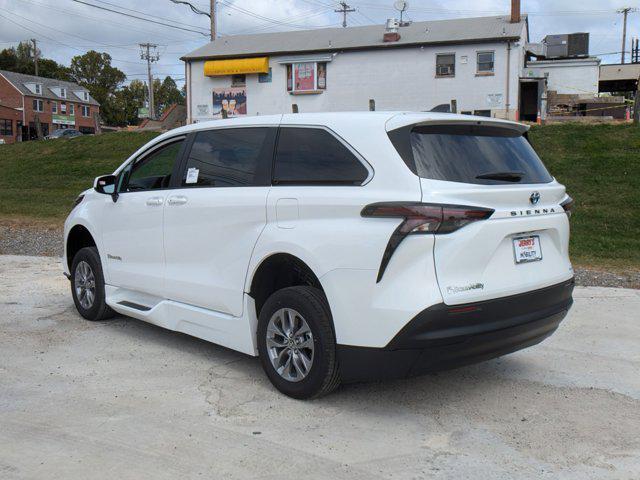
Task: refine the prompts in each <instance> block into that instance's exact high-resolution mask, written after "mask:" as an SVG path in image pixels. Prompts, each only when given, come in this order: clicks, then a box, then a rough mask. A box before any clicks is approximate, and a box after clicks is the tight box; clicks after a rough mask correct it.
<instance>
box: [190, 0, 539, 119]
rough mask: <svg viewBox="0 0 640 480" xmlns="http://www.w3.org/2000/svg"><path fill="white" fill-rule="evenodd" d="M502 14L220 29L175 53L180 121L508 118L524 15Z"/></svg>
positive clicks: (513, 106)
mask: <svg viewBox="0 0 640 480" xmlns="http://www.w3.org/2000/svg"><path fill="white" fill-rule="evenodd" d="M512 3H513V5H514V9H513V10H512V13H511V15H506V16H501V17H483V18H467V19H456V20H440V21H432V22H414V23H412V24H410V25H408V26H402V27H400V28H398V29H397V30H395V29H393V28H391V29H389V28H386V27H384V26H379V25H374V26H365V27H350V28H330V29H320V30H309V31H296V32H280V33H265V34H257V35H234V36H227V37H222V38H219V39H217V40H215V41H214V42H211V43H209V44H207V45H205V46H203V47H202V48H199V49H198V50H195V51H194V52H191V53H189V54H188V55H185V56H184V57H183V60H184V61H185V63H186V83H187V107H188V108H187V116H188V122H189V123H190V122H197V121H202V120H208V119H212V118H219V117H220V116H221V115H222V113H221V111H222V110H223V109H224V110H226V111H227V112H228V114H229V115H238V114H248V115H263V114H274V113H285V112H287V113H288V112H291V111H292V110H295V109H296V108H297V109H298V111H300V112H318V111H347V110H367V109H369V108H375V109H376V110H431V109H432V108H434V107H436V106H438V105H441V104H447V105H451V104H452V102H453V101H454V104H455V105H456V108H457V111H458V112H464V113H467V112H469V113H476V114H480V115H488V116H494V117H500V118H510V119H515V118H518V113H517V111H518V109H519V98H520V75H521V73H522V71H523V68H524V62H525V44H526V43H527V42H528V40H529V38H528V23H527V18H526V17H525V16H522V17H521V16H520V11H519V1H517V0H514V1H513V2H512Z"/></svg>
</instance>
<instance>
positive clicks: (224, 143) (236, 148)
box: [182, 127, 275, 187]
mask: <svg viewBox="0 0 640 480" xmlns="http://www.w3.org/2000/svg"><path fill="white" fill-rule="evenodd" d="M274 135H275V129H274V128H265V127H259V128H250V127H248V128H225V129H219V130H207V131H203V132H198V133H197V134H196V137H195V140H194V142H193V146H192V147H191V152H190V153H189V157H188V159H187V165H186V168H185V171H184V173H183V176H182V186H183V187H249V186H256V185H267V184H268V177H267V172H268V170H269V168H270V166H271V161H272V158H273V136H274Z"/></svg>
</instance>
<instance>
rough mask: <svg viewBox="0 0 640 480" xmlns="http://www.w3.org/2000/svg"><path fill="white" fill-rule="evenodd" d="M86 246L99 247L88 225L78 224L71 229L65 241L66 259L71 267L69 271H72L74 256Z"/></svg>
mask: <svg viewBox="0 0 640 480" xmlns="http://www.w3.org/2000/svg"><path fill="white" fill-rule="evenodd" d="M85 247H96V248H98V244H97V243H96V240H95V238H94V236H93V235H92V234H91V232H90V231H89V229H88V228H87V227H86V226H84V225H82V224H76V225H74V226H73V227H72V228H71V229H70V230H69V233H68V234H67V239H66V241H65V255H66V259H65V260H66V262H67V266H68V267H69V271H71V264H72V263H73V257H74V256H75V255H76V253H78V252H79V251H80V249H82V248H85Z"/></svg>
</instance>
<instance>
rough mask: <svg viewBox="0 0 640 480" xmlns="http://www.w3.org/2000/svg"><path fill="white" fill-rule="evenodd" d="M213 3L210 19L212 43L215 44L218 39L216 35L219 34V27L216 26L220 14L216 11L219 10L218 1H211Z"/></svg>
mask: <svg viewBox="0 0 640 480" xmlns="http://www.w3.org/2000/svg"><path fill="white" fill-rule="evenodd" d="M210 1H211V5H210V7H211V9H210V14H209V19H210V20H211V41H212V42H213V41H214V40H215V39H216V34H217V33H218V32H217V28H216V27H217V26H216V20H217V19H218V12H217V11H216V9H217V6H218V5H217V4H218V2H217V1H216V0H210Z"/></svg>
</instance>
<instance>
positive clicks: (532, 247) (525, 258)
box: [513, 235, 542, 263]
mask: <svg viewBox="0 0 640 480" xmlns="http://www.w3.org/2000/svg"><path fill="white" fill-rule="evenodd" d="M513 253H514V256H515V259H516V263H526V262H537V261H538V260H542V249H541V248H540V237H539V236H538V235H532V236H530V237H518V238H514V239H513Z"/></svg>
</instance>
